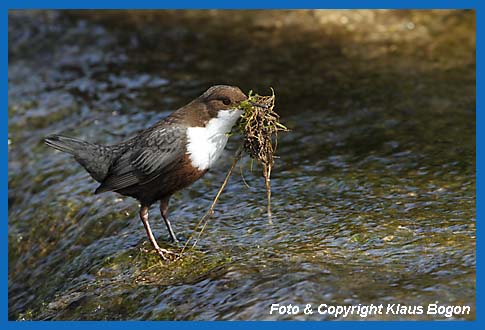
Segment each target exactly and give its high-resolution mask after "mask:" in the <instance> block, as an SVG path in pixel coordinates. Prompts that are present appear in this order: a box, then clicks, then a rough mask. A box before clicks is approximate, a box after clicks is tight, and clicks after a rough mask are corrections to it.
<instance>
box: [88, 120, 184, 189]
mask: <svg viewBox="0 0 485 330" xmlns="http://www.w3.org/2000/svg"><path fill="white" fill-rule="evenodd" d="M184 136H185V132H184V131H183V128H180V127H157V128H154V129H151V130H147V131H145V132H143V133H141V134H140V135H139V136H137V137H136V138H135V139H133V140H132V141H130V142H131V143H129V144H128V146H127V148H126V150H125V151H124V152H123V153H121V155H120V157H119V158H118V159H116V160H115V161H114V162H113V164H112V165H111V168H110V169H109V171H108V175H107V176H106V178H105V179H104V181H103V182H102V183H101V185H100V186H99V187H98V189H96V192H95V193H96V194H99V193H102V192H105V191H117V190H122V189H125V188H128V187H131V186H135V185H143V184H146V183H148V182H150V181H152V180H154V179H156V178H157V177H159V176H160V175H161V174H163V173H164V172H167V171H168V170H170V169H171V168H172V167H173V166H176V165H177V163H178V162H179V161H180V159H182V158H183V157H184V153H185V146H184V143H185V139H184Z"/></svg>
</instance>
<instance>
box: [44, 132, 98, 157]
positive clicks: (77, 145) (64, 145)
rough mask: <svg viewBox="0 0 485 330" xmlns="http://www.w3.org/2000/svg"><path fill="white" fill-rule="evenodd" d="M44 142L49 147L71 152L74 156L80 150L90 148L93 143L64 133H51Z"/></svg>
mask: <svg viewBox="0 0 485 330" xmlns="http://www.w3.org/2000/svg"><path fill="white" fill-rule="evenodd" d="M44 143H45V144H47V145H48V146H49V147H52V148H54V149H57V150H60V151H64V152H67V153H70V154H71V155H74V156H76V155H77V154H78V153H79V151H81V150H83V149H85V148H89V147H90V146H91V145H92V144H91V143H89V142H86V141H83V140H79V139H75V138H70V137H67V136H62V135H50V136H48V137H46V138H45V139H44Z"/></svg>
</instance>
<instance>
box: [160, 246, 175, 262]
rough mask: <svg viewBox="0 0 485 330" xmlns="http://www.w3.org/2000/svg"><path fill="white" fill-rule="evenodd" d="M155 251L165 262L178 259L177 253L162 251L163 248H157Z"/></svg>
mask: <svg viewBox="0 0 485 330" xmlns="http://www.w3.org/2000/svg"><path fill="white" fill-rule="evenodd" d="M155 251H156V252H157V253H158V255H159V256H160V257H161V258H162V259H163V260H175V259H177V258H178V254H177V253H175V252H173V251H170V250H167V249H162V248H161V247H157V248H155Z"/></svg>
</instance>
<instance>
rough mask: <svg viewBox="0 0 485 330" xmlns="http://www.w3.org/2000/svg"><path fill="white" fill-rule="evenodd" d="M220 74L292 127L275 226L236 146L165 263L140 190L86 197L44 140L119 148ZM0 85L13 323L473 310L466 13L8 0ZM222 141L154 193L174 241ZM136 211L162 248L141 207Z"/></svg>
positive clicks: (157, 224) (279, 167)
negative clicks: (82, 5) (188, 182)
mask: <svg viewBox="0 0 485 330" xmlns="http://www.w3.org/2000/svg"><path fill="white" fill-rule="evenodd" d="M221 83H223V84H233V85H238V86H240V87H241V88H242V89H243V90H244V91H246V92H247V91H249V90H250V89H253V90H255V91H257V92H259V93H260V94H269V93H270V91H269V87H270V86H271V87H273V88H274V89H275V92H276V95H277V108H276V110H277V111H278V112H279V113H280V114H281V120H282V122H283V123H285V124H286V125H287V126H288V127H289V128H290V129H291V130H292V131H291V132H290V133H283V134H281V135H280V139H279V146H278V151H277V154H278V156H279V157H280V158H278V159H277V161H276V164H275V168H274V171H273V177H272V189H273V199H272V209H273V218H272V222H271V223H270V222H268V219H267V217H266V213H265V210H266V204H265V190H264V180H263V179H262V177H261V173H260V169H259V168H258V167H257V166H254V167H253V170H252V171H251V161H250V160H249V159H247V158H245V159H244V160H243V161H242V162H240V166H239V167H237V170H236V171H235V173H234V174H233V176H232V178H231V181H230V183H229V185H228V187H227V189H226V190H225V191H224V193H223V195H222V198H221V200H220V202H219V204H218V205H217V207H216V212H215V214H214V216H213V218H212V219H211V220H210V221H209V225H208V227H207V228H206V230H205V231H204V233H203V234H202V236H201V239H200V241H199V242H198V244H197V247H196V249H194V250H192V251H191V252H190V253H188V254H187V256H185V257H184V258H183V259H181V260H179V261H176V262H173V263H170V264H167V263H162V262H161V261H160V260H159V259H158V258H157V256H156V255H155V254H153V253H152V252H151V249H150V246H149V244H148V242H147V239H146V236H145V231H144V229H143V226H142V224H141V222H140V220H139V219H138V215H137V212H138V205H137V202H136V201H135V200H133V199H130V198H122V197H120V196H119V195H117V194H115V193H106V194H102V195H93V191H94V189H95V188H96V187H97V184H96V183H95V182H94V180H92V179H91V178H90V177H89V175H88V174H87V173H86V172H85V171H84V170H82V169H81V167H80V166H79V165H78V164H77V163H76V162H75V161H74V160H73V159H72V158H71V157H69V155H66V154H63V153H60V152H57V151H55V150H53V149H50V148H48V147H47V146H45V145H44V144H43V143H42V138H43V137H44V136H46V135H48V134H52V133H62V134H66V135H70V136H75V137H80V138H83V139H86V140H89V141H94V142H98V143H103V144H110V143H116V142H118V141H121V140H123V139H125V138H127V137H130V136H132V135H133V134H135V133H136V132H137V131H139V130H141V129H143V128H146V127H148V126H149V125H151V124H153V123H154V122H156V121H158V120H160V119H161V118H163V117H164V116H166V115H167V114H169V113H170V112H171V111H173V110H175V109H176V108H177V107H179V106H181V105H184V104H185V103H186V102H188V101H189V100H191V99H193V98H194V97H196V96H198V95H200V94H201V93H202V92H203V91H204V90H205V89H207V88H208V87H210V86H211V85H214V84H221ZM8 92H9V108H8V111H9V140H8V143H9V242H8V244H9V318H10V319H13V320H26V319H27V320H28V319H34V320H37V319H66V320H72V319H90V320H99V319H124V320H126V319H162V320H165V319H167V320H171V319H176V320H248V319H251V320H267V319H275V320H284V319H288V320H300V319H306V320H321V319H335V317H333V316H330V315H320V314H319V313H317V312H316V308H315V311H314V313H313V314H311V315H305V314H304V313H299V314H298V315H287V314H286V315H279V314H275V313H273V314H270V307H271V304H273V303H278V304H281V305H286V304H293V305H299V306H301V307H303V306H305V305H306V304H312V305H313V306H314V307H317V306H319V305H320V304H327V305H348V306H350V305H359V304H362V305H368V304H375V305H378V304H386V305H387V304H401V305H405V306H415V305H421V306H427V305H428V304H430V303H435V302H438V304H442V305H453V306H454V305H468V306H471V313H470V314H465V315H461V314H455V315H453V317H452V318H455V319H474V318H475V286H476V282H475V258H476V255H475V239H476V237H475V15H474V12H472V11H361V10H359V11H242V12H231V11H187V12H183V11H166V12H163V11H159V12H133V11H128V12H96V11H84V12H49V11H47V12H45V11H34V12H29V11H14V12H11V13H10V15H9V91H8ZM239 139H240V138H239V137H237V136H234V137H231V142H230V144H229V145H228V148H227V150H228V151H227V154H226V155H225V156H224V157H223V158H224V159H223V160H222V161H221V162H220V164H219V165H218V167H217V168H215V169H214V170H213V171H211V172H210V173H208V174H207V175H206V176H205V177H204V178H203V179H201V180H200V181H198V182H197V183H195V184H194V185H193V186H192V187H190V188H188V189H186V190H184V191H183V192H181V193H178V194H176V195H175V196H174V198H172V201H171V208H170V210H171V219H172V224H173V225H174V228H175V230H176V232H177V233H178V235H179V236H180V237H182V238H183V240H184V241H185V240H186V239H187V238H188V237H189V236H190V235H191V234H192V233H193V231H194V227H195V225H196V223H197V221H198V219H199V218H200V217H201V216H202V215H203V214H204V212H205V211H206V210H207V209H208V207H209V205H210V202H211V201H212V199H213V197H214V195H215V193H216V191H217V189H218V187H219V186H220V184H221V183H222V180H223V178H224V175H225V173H226V171H227V168H228V167H229V165H230V163H231V157H232V156H231V155H233V154H234V150H235V149H236V148H237V143H238V140H239ZM151 224H152V228H153V229H154V232H155V234H156V236H157V238H158V241H159V243H160V244H161V245H162V247H165V248H170V249H175V250H176V249H179V247H178V246H177V245H174V244H171V243H169V236H168V233H167V231H166V228H165V225H164V224H163V221H161V220H160V215H159V213H158V209H157V207H155V206H154V207H153V208H152V209H151ZM302 310H303V308H302ZM444 318H445V317H444V316H443V315H428V314H426V310H425V313H423V314H420V315H412V314H411V315H409V314H404V315H399V314H398V315H394V314H392V313H391V314H389V313H387V314H386V313H384V314H382V315H370V316H368V317H367V319H392V320H395V319H444ZM338 319H342V316H340V317H338ZM345 319H361V318H360V317H359V316H358V315H351V316H349V317H347V318H345Z"/></svg>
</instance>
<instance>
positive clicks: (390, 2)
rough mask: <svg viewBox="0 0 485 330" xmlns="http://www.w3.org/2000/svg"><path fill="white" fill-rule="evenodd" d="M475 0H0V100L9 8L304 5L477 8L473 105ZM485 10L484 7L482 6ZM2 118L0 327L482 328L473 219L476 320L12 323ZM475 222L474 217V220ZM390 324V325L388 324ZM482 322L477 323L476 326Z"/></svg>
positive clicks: (482, 21) (483, 18)
mask: <svg viewBox="0 0 485 330" xmlns="http://www.w3.org/2000/svg"><path fill="white" fill-rule="evenodd" d="M482 7H483V5H481V4H480V1H479V0H476V1H471V0H462V1H459V0H440V1H438V0H421V1H420V0H387V1H386V0H366V1H358V0H341V1H329V0H322V1H315V0H300V1H291V2H290V1H277V0H259V1H255V0H245V1H234V0H233V1H227V0H226V1H223V0H208V1H204V2H201V1H196V0H178V1H153V0H152V1H150V0H137V1H136V2H129V1H127V0H82V1H81V0H64V1H62V0H44V1H36V0H16V1H15V0H3V1H0V24H1V27H2V28H1V31H2V33H1V36H0V42H1V47H2V51H1V53H0V63H1V67H0V68H1V71H2V73H3V77H2V79H1V80H0V93H1V101H2V104H3V105H4V106H6V105H7V104H8V10H9V9H36V8H38V9H41V8H42V9H81V8H89V9H129V8H136V9H154V8H159V9H184V8H192V9H208V8H220V9H241V8H246V9H265V8H274V9H304V8H326V9H344V8H346V9H364V8H365V9H384V8H385V9H390V8H393V9H475V10H476V22H477V31H476V33H477V47H476V54H477V76H476V91H477V100H476V101H477V103H476V104H477V109H478V108H479V106H480V105H481V104H482V98H483V96H482V95H481V93H480V92H485V91H484V90H483V87H482V84H481V80H480V77H482V76H483V65H481V62H480V61H479V59H480V56H479V55H480V51H481V45H482V44H481V42H480V39H479V37H480V36H482V33H483V31H484V30H485V27H484V26H485V14H484V11H485V9H483V8H482ZM484 8H485V7H484ZM4 109H5V110H4V113H3V119H4V120H2V121H0V125H1V128H0V132H1V134H2V136H3V137H4V138H3V141H4V142H3V143H2V144H1V151H0V157H1V164H2V165H1V166H2V168H3V169H4V170H2V171H0V173H1V174H0V180H1V181H2V182H4V183H3V188H2V189H1V190H0V194H1V200H2V204H1V205H2V208H1V210H2V211H1V212H2V215H3V219H4V222H3V224H2V226H1V229H0V231H1V232H2V237H4V240H3V242H2V243H3V244H2V248H1V249H0V255H1V260H2V267H1V270H2V271H1V273H0V276H1V283H2V285H1V297H2V298H1V299H0V307H1V317H0V328H1V329H37V328H39V329H47V328H48V329H51V328H63V329H66V328H80V329H83V328H88V329H93V328H98V329H100V328H101V327H103V328H104V329H111V328H115V327H116V328H127V329H144V330H145V329H159V328H161V327H169V328H179V329H189V328H192V327H197V328H199V329H223V328H224V329H225V328H227V327H230V328H232V329H241V328H247V327H249V326H251V327H254V326H257V327H262V328H266V329H276V328H277V329H278V330H280V329H281V328H305V329H314V328H323V327H325V328H327V327H328V328H341V327H344V328H349V327H353V326H359V327H360V326H362V327H366V328H367V327H371V328H377V329H387V328H389V327H390V326H392V327H396V328H401V329H402V328H408V327H413V328H440V329H441V328H453V329H456V328H467V329H470V328H479V327H480V328H481V327H483V325H484V324H483V323H484V322H483V320H484V317H483V316H481V314H482V312H484V308H483V305H482V304H481V302H482V301H481V296H482V293H483V290H482V286H481V285H480V281H479V279H480V277H479V275H480V274H482V271H481V267H480V266H481V262H480V261H481V257H480V253H478V252H479V251H480V250H481V248H480V245H479V242H480V240H479V239H478V236H480V235H479V233H481V231H482V229H481V225H480V224H479V223H477V295H476V315H477V320H476V321H452V322H432V321H417V322H408V321H404V322H395V321H376V322H364V323H359V324H356V322H358V321H344V322H318V321H308V322H261V321H255V322H250V323H249V322H243V321H239V322H207V321H205V322H163V323H159V322H143V321H120V322H103V321H81V322H79V321H57V322H17V321H8V145H7V140H8V106H6V107H5V108H4ZM484 120H485V115H483V114H482V113H480V112H479V111H476V174H477V177H476V192H477V197H476V218H477V220H478V219H479V218H480V215H481V214H483V212H484V208H485V206H483V205H484V202H485V199H484V198H483V195H482V194H480V192H481V191H483V186H484V180H483V176H479V173H481V172H480V167H481V166H482V165H483V163H484V161H483V158H484V153H483V150H482V149H483V145H482V141H483V138H484V137H485V132H481V131H480V130H479V128H480V126H482V127H483V125H480V124H483V122H484ZM477 222H478V221H477ZM391 322H392V324H390V323H391ZM480 324H481V326H480Z"/></svg>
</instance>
